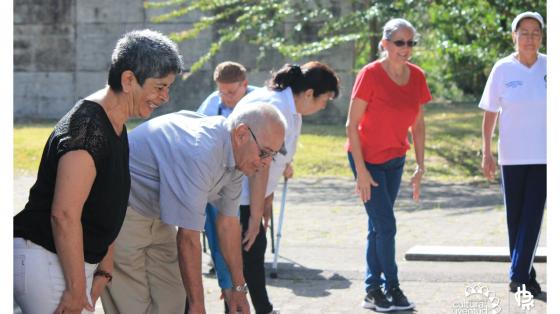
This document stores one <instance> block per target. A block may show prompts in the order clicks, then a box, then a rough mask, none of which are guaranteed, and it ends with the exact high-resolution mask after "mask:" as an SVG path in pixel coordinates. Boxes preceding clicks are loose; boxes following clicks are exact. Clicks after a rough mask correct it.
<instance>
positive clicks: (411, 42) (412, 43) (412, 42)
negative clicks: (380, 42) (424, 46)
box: [391, 40, 418, 47]
mask: <svg viewBox="0 0 560 314" xmlns="http://www.w3.org/2000/svg"><path fill="white" fill-rule="evenodd" d="M391 42H392V43H393V44H395V46H397V47H402V46H404V45H407V46H408V47H414V46H416V44H417V43H418V42H417V41H416V40H408V41H404V40H395V41H391Z"/></svg>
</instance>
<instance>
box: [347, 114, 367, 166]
mask: <svg viewBox="0 0 560 314" xmlns="http://www.w3.org/2000/svg"><path fill="white" fill-rule="evenodd" d="M346 135H347V136H348V140H349V142H350V147H351V150H352V151H351V153H352V159H354V165H355V166H356V172H358V173H361V172H365V171H367V169H366V164H365V161H364V156H363V154H362V144H361V143H360V135H359V134H358V126H357V125H352V124H350V125H348V126H346Z"/></svg>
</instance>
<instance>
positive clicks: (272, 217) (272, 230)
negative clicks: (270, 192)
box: [270, 207, 275, 254]
mask: <svg viewBox="0 0 560 314" xmlns="http://www.w3.org/2000/svg"><path fill="white" fill-rule="evenodd" d="M270 242H271V243H272V245H271V246H270V252H271V253H272V254H274V251H275V249H274V207H273V208H271V209H270Z"/></svg>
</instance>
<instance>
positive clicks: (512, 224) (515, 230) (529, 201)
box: [502, 165, 546, 283]
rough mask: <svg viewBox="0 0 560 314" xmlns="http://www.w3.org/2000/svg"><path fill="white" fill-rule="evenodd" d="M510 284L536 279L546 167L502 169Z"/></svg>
mask: <svg viewBox="0 0 560 314" xmlns="http://www.w3.org/2000/svg"><path fill="white" fill-rule="evenodd" d="M502 184H503V190H504V203H505V206H506V212H507V224H508V235H509V252H510V256H511V268H510V271H509V277H510V279H511V280H512V281H517V282H521V283H526V282H528V281H529V280H530V279H532V278H533V279H534V278H535V277H536V273H535V269H534V268H533V259H534V257H535V252H536V250H537V243H538V241H539V234H540V230H541V224H542V219H543V213H544V206H545V203H546V165H513V166H502Z"/></svg>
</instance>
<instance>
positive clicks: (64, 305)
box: [54, 290, 95, 314]
mask: <svg viewBox="0 0 560 314" xmlns="http://www.w3.org/2000/svg"><path fill="white" fill-rule="evenodd" d="M83 309H86V310H88V311H90V312H95V309H94V308H93V306H92V305H91V304H89V301H88V299H87V296H86V292H85V291H76V290H64V292H63V293H62V298H61V299H60V304H58V307H57V308H56V310H55V311H54V314H62V313H64V314H73V313H76V314H80V313H82V310H83Z"/></svg>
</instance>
